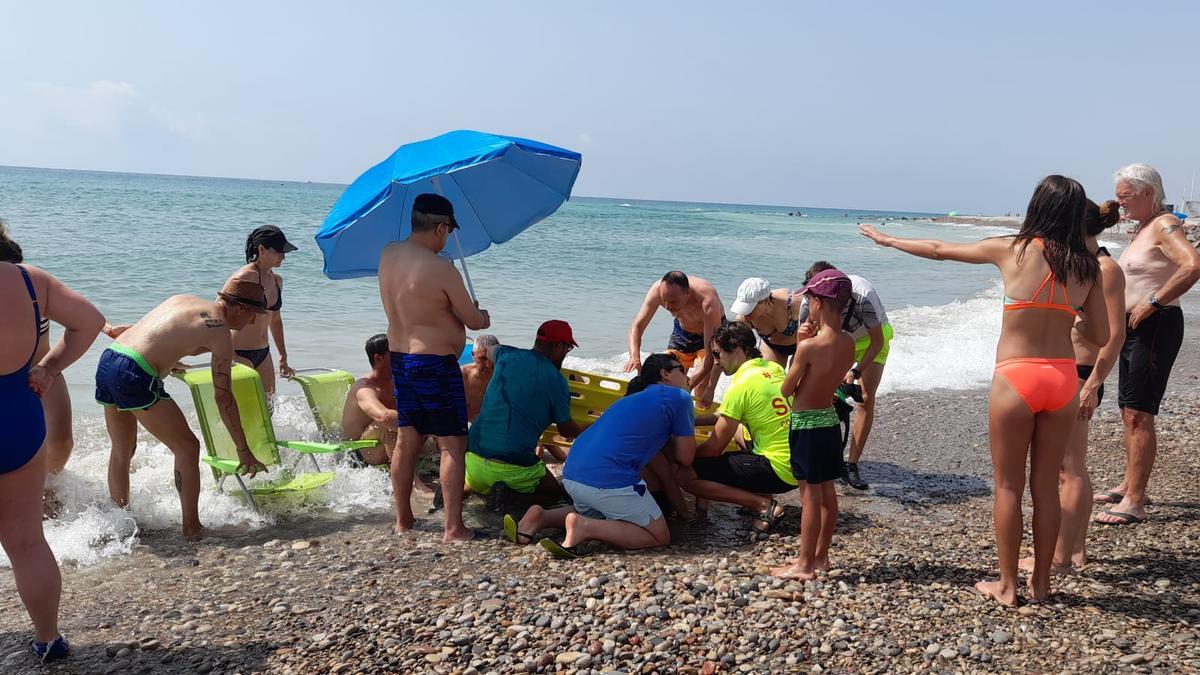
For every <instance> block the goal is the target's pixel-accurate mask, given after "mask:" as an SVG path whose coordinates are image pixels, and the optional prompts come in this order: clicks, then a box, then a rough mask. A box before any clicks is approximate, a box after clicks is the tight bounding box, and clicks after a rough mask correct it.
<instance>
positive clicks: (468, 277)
mask: <svg viewBox="0 0 1200 675" xmlns="http://www.w3.org/2000/svg"><path fill="white" fill-rule="evenodd" d="M454 245H455V246H457V247H458V263H459V264H460V265H462V270H463V277H464V278H466V280H467V292H468V293H470V294H471V300H473V301H474V302H475V304H476V305H478V304H479V300H478V299H477V298H476V297H475V285H474V284H472V283H471V272H470V270H468V269H467V257H466V256H464V255H463V249H462V240H461V239H459V238H458V230H455V231H454Z"/></svg>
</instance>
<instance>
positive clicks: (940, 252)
mask: <svg viewBox="0 0 1200 675" xmlns="http://www.w3.org/2000/svg"><path fill="white" fill-rule="evenodd" d="M858 231H859V232H860V233H861V234H862V235H863V236H864V237H866V238H868V239H870V240H871V241H873V242H875V243H876V244H879V245H880V246H887V247H889V248H894V249H896V250H897V251H904V252H905V253H908V254H910V255H915V256H919V257H921V258H929V259H930V260H954V261H957V262H965V263H972V264H976V265H981V264H984V263H990V264H992V265H999V264H1000V260H1001V259H1002V258H1003V256H1005V255H1006V254H1007V253H1008V250H1009V247H1010V246H1012V239H1009V238H1008V237H993V238H990V239H983V240H980V241H975V242H971V243H965V244H959V243H953V242H949V241H941V240H938V239H904V238H903V237H893V236H892V235H889V234H884V233H883V232H880V231H879V230H878V229H876V228H875V227H874V226H872V225H859V227H858Z"/></svg>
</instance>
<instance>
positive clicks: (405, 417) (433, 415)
mask: <svg viewBox="0 0 1200 675" xmlns="http://www.w3.org/2000/svg"><path fill="white" fill-rule="evenodd" d="M391 356H392V385H393V386H394V387H395V393H396V426H397V427H413V428H415V429H416V430H417V433H419V434H421V435H422V436H466V435H467V394H466V390H464V389H463V379H462V370H460V369H459V365H458V357H456V356H451V355H445V356H439V355H436V354H401V353H400V352H392V353H391Z"/></svg>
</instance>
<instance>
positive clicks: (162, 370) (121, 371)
mask: <svg viewBox="0 0 1200 675" xmlns="http://www.w3.org/2000/svg"><path fill="white" fill-rule="evenodd" d="M266 311H267V300H266V296H265V295H264V293H263V289H262V286H260V285H258V284H256V283H254V282H251V281H242V280H237V279H233V280H230V281H227V282H226V283H225V286H224V287H223V288H222V289H221V292H220V293H218V294H217V299H216V300H215V301H211V302H210V301H208V300H204V299H202V298H197V297H196V296H194V295H174V296H171V297H170V298H167V299H166V301H164V302H163V303H162V304H161V305H159V306H158V307H156V308H154V309H153V310H151V311H150V313H149V314H147V315H146V316H144V317H142V319H141V320H140V321H138V322H137V323H135V324H133V325H132V326H130V327H129V329H128V330H126V331H125V332H123V333H121V335H120V336H119V337H117V340H116V342H114V343H113V344H112V345H111V346H110V347H109V348H108V349H106V350H104V353H103V354H101V355H100V362H99V364H97V366H96V401H97V402H98V403H100V405H103V406H104V422H105V424H106V425H107V427H108V435H109V437H110V438H111V439H112V454H111V456H110V458H109V462H108V490H109V494H110V495H111V497H112V500H113V501H114V502H116V503H117V504H118V505H120V506H127V505H128V504H129V463H130V461H131V460H132V459H133V451H134V448H136V447H137V425H138V422H141V424H142V426H143V427H145V428H146V431H149V432H150V434H151V435H153V436H154V437H155V438H157V439H158V440H159V441H161V442H162V444H163V445H165V446H167V448H169V449H170V450H171V452H172V453H173V454H174V455H175V489H176V490H177V491H178V492H179V501H180V505H181V506H182V508H183V534H184V536H185V537H187V538H188V539H198V538H200V536H201V535H202V531H203V527H202V526H201V524H200V514H199V505H198V501H199V499H200V466H199V465H200V441H198V440H197V439H196V435H195V434H193V433H192V430H191V429H190V428H188V423H187V419H186V418H184V416H183V413H182V412H181V411H180V410H179V406H178V405H176V404H175V401H173V400H171V397H170V395H168V394H167V392H166V391H165V390H164V389H163V382H162V378H163V376H164V375H166V374H167V373H169V372H170V371H171V369H172V368H174V367H175V365H176V364H177V363H178V362H179V360H180V359H182V358H183V357H185V356H193V355H196V354H203V353H205V352H211V353H212V366H211V367H212V376H213V390H214V395H215V397H216V402H217V408H218V410H219V411H220V414H221V421H222V422H224V423H225V428H226V429H228V430H229V435H230V437H231V438H232V439H233V442H234V443H235V444H236V445H237V448H238V450H237V454H238V471H239V472H245V473H246V474H247V475H248V476H254V475H255V474H256V473H258V472H259V471H266V467H264V466H263V465H262V463H261V462H259V461H258V460H257V459H255V458H254V455H253V454H251V452H250V448H249V445H248V444H247V442H246V435H245V433H244V432H243V431H242V419H241V416H240V415H239V414H238V407H237V402H236V401H234V399H233V387H232V377H231V371H232V369H233V339H232V337H231V336H230V330H237V329H239V328H244V327H246V326H248V325H250V324H252V323H254V321H255V319H256V318H258V315H260V314H265V313H266Z"/></svg>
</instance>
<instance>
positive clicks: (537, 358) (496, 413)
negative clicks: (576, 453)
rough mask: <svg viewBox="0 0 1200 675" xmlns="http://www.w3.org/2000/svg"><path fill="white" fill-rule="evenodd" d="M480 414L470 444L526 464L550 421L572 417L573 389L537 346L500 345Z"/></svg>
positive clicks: (469, 434) (491, 455)
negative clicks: (522, 347) (534, 348)
mask: <svg viewBox="0 0 1200 675" xmlns="http://www.w3.org/2000/svg"><path fill="white" fill-rule="evenodd" d="M494 358H495V362H496V366H495V368H496V369H495V371H493V372H492V380H491V382H489V383H488V388H487V391H486V392H485V393H484V395H483V403H482V404H481V405H480V407H479V416H478V417H476V418H475V423H474V424H472V425H471V429H470V431H468V432H467V450H469V451H471V452H473V453H475V454H477V455H479V456H480V457H486V458H488V459H495V460H500V461H501V462H508V463H509V464H517V465H520V466H533V465H534V464H537V463H538V461H539V460H538V457H537V455H536V454H534V450H536V449H537V443H538V438H540V437H541V435H542V432H543V431H545V430H546V427H548V426H550V425H551V424H555V423H558V422H568V421H570V419H571V392H570V390H569V389H568V388H567V380H566V378H564V377H563V376H562V372H560V371H559V369H558V368H556V367H555V366H554V364H553V363H551V362H550V359H548V358H546V357H545V356H544V355H542V354H540V353H538V352H535V351H533V350H531V349H517V348H515V347H505V346H500V347H497V348H496V351H495V357H494Z"/></svg>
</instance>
